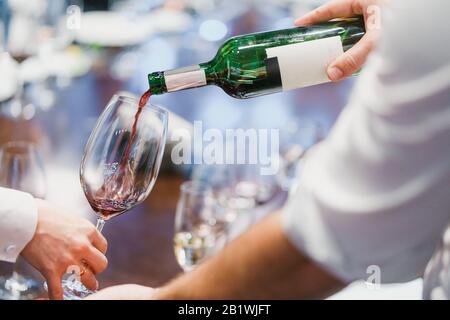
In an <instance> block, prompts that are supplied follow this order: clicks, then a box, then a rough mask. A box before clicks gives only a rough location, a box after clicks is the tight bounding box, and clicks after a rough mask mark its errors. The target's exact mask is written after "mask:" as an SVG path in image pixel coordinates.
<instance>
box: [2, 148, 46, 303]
mask: <svg viewBox="0 0 450 320" xmlns="http://www.w3.org/2000/svg"><path fill="white" fill-rule="evenodd" d="M0 186H2V187H6V188H11V189H16V190H20V191H24V192H28V193H30V194H31V195H32V196H33V197H35V198H40V199H43V198H45V195H46V191H47V185H46V178H45V171H44V166H43V162H42V158H41V155H40V153H39V151H38V149H37V148H36V146H35V145H34V144H32V143H30V142H25V141H17V142H8V143H6V144H4V145H3V146H1V149H0ZM19 259H20V258H19ZM20 264H21V263H20V262H19V261H18V262H17V263H16V264H15V266H14V271H13V273H12V275H11V276H10V277H8V278H5V277H1V278H0V300H30V299H35V298H37V297H39V296H40V295H41V294H42V293H43V287H42V285H41V283H39V282H37V281H35V280H33V279H31V278H28V277H25V276H23V275H21V274H20V273H19V272H18V271H17V269H18V266H19V265H20Z"/></svg>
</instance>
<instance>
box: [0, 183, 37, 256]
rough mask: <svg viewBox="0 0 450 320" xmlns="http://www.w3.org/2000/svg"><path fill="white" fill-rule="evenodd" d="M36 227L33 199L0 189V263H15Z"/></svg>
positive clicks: (22, 193) (13, 191)
mask: <svg viewBox="0 0 450 320" xmlns="http://www.w3.org/2000/svg"><path fill="white" fill-rule="evenodd" d="M36 225H37V207H36V201H35V200H34V198H33V197H32V196H31V195H30V194H28V193H25V192H21V191H16V190H12V189H6V188H1V187H0V261H7V262H15V261H16V259H17V257H18V256H19V254H20V253H21V252H22V250H23V249H24V248H25V246H26V245H27V243H28V242H29V241H30V240H31V239H32V238H33V235H34V232H35V230H36Z"/></svg>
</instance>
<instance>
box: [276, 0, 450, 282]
mask: <svg viewBox="0 0 450 320" xmlns="http://www.w3.org/2000/svg"><path fill="white" fill-rule="evenodd" d="M391 4H392V6H391V7H390V8H389V9H387V10H386V11H384V14H383V18H384V30H383V36H382V41H381V43H380V44H379V48H378V50H377V51H376V52H375V53H374V54H373V55H372V56H371V57H370V59H369V62H368V64H367V66H366V67H365V68H364V71H363V72H362V74H361V76H360V79H359V80H358V82H357V84H356V87H355V89H354V92H353V95H352V97H351V99H350V102H349V105H348V106H347V107H346V109H345V110H344V111H343V113H342V114H341V116H340V118H339V119H338V121H337V123H336V125H335V127H334V128H333V130H332V132H331V134H330V136H329V137H328V139H326V140H325V141H324V142H323V143H321V144H320V145H318V146H317V147H315V148H313V150H311V152H310V154H309V155H308V157H307V159H306V160H305V164H304V166H303V167H302V174H301V176H300V177H299V179H300V180H299V186H298V188H297V190H296V191H295V193H294V194H293V195H292V196H291V197H290V199H289V201H288V203H287V205H286V207H285V208H284V210H283V227H284V230H285V231H286V234H287V235H288V237H289V238H290V239H291V241H292V242H293V244H294V245H296V246H297V247H298V248H299V249H300V250H301V251H302V252H304V253H305V254H306V255H308V256H310V257H311V259H313V260H315V261H316V262H317V263H318V264H320V265H321V266H322V267H323V268H325V269H326V270H328V271H329V272H331V273H332V274H334V275H336V276H337V277H339V278H341V279H342V280H344V281H348V282H349V281H353V280H356V279H366V278H367V277H368V276H369V275H370V274H368V272H369V270H373V267H372V266H378V267H379V268H380V269H379V270H380V275H381V281H382V282H400V281H407V280H410V279H413V278H416V277H418V276H420V275H421V274H422V273H423V270H424V268H425V266H426V263H427V261H428V260H429V258H430V257H431V255H432V253H433V250H434V248H435V246H436V244H437V242H438V240H439V238H440V236H441V235H442V232H443V230H444V229H445V226H446V225H447V224H448V222H449V221H450V45H449V42H448V41H447V38H448V37H447V36H446V35H448V34H450V24H449V23H448V19H447V13H448V12H450V2H449V1H447V0H431V1H427V3H426V5H425V7H426V12H424V11H423V10H424V3H423V1H419V0H396V1H392V2H391ZM369 267H371V268H370V269H368V268H369Z"/></svg>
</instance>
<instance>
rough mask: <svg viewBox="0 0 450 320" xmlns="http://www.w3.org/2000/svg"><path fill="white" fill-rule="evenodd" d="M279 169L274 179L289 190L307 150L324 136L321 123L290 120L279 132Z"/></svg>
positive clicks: (305, 119) (292, 185)
mask: <svg viewBox="0 0 450 320" xmlns="http://www.w3.org/2000/svg"><path fill="white" fill-rule="evenodd" d="M281 138H282V141H281V151H280V169H279V171H278V174H277V175H276V179H277V182H278V184H279V185H280V187H281V188H282V189H283V190H285V191H289V190H291V188H293V187H295V182H296V179H297V177H298V175H299V173H300V172H299V171H300V170H301V165H302V161H303V159H304V157H305V156H306V153H307V151H308V150H309V149H310V148H311V147H312V146H314V145H315V144H316V143H318V142H320V141H321V140H323V139H324V138H325V129H324V127H323V126H322V124H321V123H320V122H318V121H316V120H312V119H307V118H304V119H300V120H295V121H291V122H290V123H288V124H287V126H286V128H285V129H284V130H283V131H282V133H281Z"/></svg>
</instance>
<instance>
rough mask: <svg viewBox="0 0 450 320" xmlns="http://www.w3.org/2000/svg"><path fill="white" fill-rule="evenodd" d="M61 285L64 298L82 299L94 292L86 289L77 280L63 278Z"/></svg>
mask: <svg viewBox="0 0 450 320" xmlns="http://www.w3.org/2000/svg"><path fill="white" fill-rule="evenodd" d="M62 287H63V290H64V300H82V299H84V298H86V297H87V296H89V295H91V294H93V293H95V292H96V291H92V290H89V289H87V288H86V287H85V286H84V285H83V284H82V283H81V282H79V281H71V280H63V281H62Z"/></svg>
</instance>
